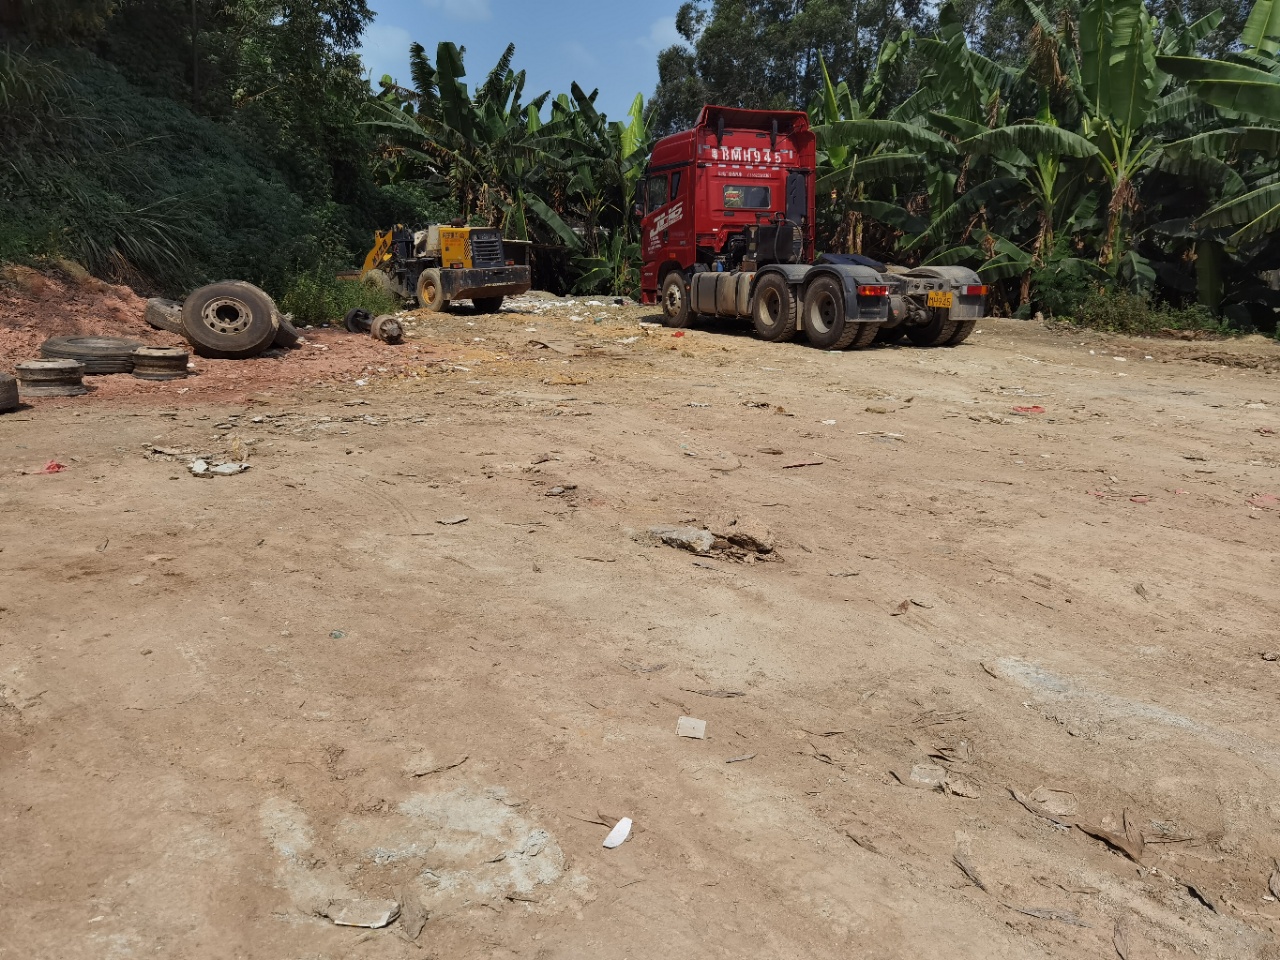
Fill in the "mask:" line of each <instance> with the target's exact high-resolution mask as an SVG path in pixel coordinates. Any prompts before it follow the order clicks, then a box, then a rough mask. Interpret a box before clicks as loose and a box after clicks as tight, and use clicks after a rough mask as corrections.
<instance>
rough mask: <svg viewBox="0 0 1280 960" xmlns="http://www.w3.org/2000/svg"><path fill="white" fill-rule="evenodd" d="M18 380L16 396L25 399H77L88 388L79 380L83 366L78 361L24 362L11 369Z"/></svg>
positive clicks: (82, 374) (82, 372) (86, 391)
mask: <svg viewBox="0 0 1280 960" xmlns="http://www.w3.org/2000/svg"><path fill="white" fill-rule="evenodd" d="M13 372H14V374H15V375H16V376H17V378H18V395H19V396H20V397H22V398H23V399H24V400H25V399H26V398H27V397H78V396H80V395H81V394H84V393H88V392H89V388H88V387H86V386H85V385H84V381H83V380H82V379H81V378H82V377H83V376H84V364H83V363H81V362H80V361H79V360H24V361H23V362H22V363H19V364H17V365H16V366H15V367H14V368H13Z"/></svg>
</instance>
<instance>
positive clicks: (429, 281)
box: [417, 267, 449, 313]
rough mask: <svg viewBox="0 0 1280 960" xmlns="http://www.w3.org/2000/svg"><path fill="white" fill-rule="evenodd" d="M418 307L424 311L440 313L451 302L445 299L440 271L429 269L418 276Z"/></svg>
mask: <svg viewBox="0 0 1280 960" xmlns="http://www.w3.org/2000/svg"><path fill="white" fill-rule="evenodd" d="M417 292H418V306H419V307H420V308H421V309H423V310H434V311H435V312H436V313H439V312H440V311H441V310H443V309H444V308H445V305H446V304H447V303H448V302H449V301H448V300H446V299H445V298H444V283H443V282H441V280H440V271H439V270H437V269H435V268H434V267H429V268H428V269H426V270H423V271H422V272H421V273H420V274H418V291H417Z"/></svg>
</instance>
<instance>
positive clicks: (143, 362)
mask: <svg viewBox="0 0 1280 960" xmlns="http://www.w3.org/2000/svg"><path fill="white" fill-rule="evenodd" d="M187 360H188V357H187V351H185V350H183V349H180V348H179V347H139V348H138V349H137V350H135V351H133V375H134V377H136V378H137V379H139V380H181V379H184V378H185V377H186V376H187Z"/></svg>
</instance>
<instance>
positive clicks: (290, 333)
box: [273, 313, 302, 350]
mask: <svg viewBox="0 0 1280 960" xmlns="http://www.w3.org/2000/svg"><path fill="white" fill-rule="evenodd" d="M276 321H277V322H278V323H279V324H280V328H279V329H278V330H276V338H275V340H274V341H273V343H274V344H275V346H277V347H283V348H284V349H286V350H292V349H293V348H294V347H296V346H297V345H298V344H300V343H301V342H302V334H300V333H299V332H298V328H297V327H295V326H294V325H293V321H292V320H290V319H289V317H288V316H287V315H286V314H283V313H282V314H279V315H278V316H277V317H276Z"/></svg>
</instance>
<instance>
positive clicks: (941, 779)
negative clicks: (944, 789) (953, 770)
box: [907, 763, 947, 790]
mask: <svg viewBox="0 0 1280 960" xmlns="http://www.w3.org/2000/svg"><path fill="white" fill-rule="evenodd" d="M907 779H908V780H909V781H910V784H909V786H913V787H926V788H928V789H930V790H935V789H937V788H938V787H941V786H942V785H943V784H944V783H946V782H947V771H946V770H945V769H943V768H942V767H939V766H937V765H936V764H932V763H917V764H916V765H915V766H914V767H912V768H911V773H910V774H909V775H908V776H907Z"/></svg>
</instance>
